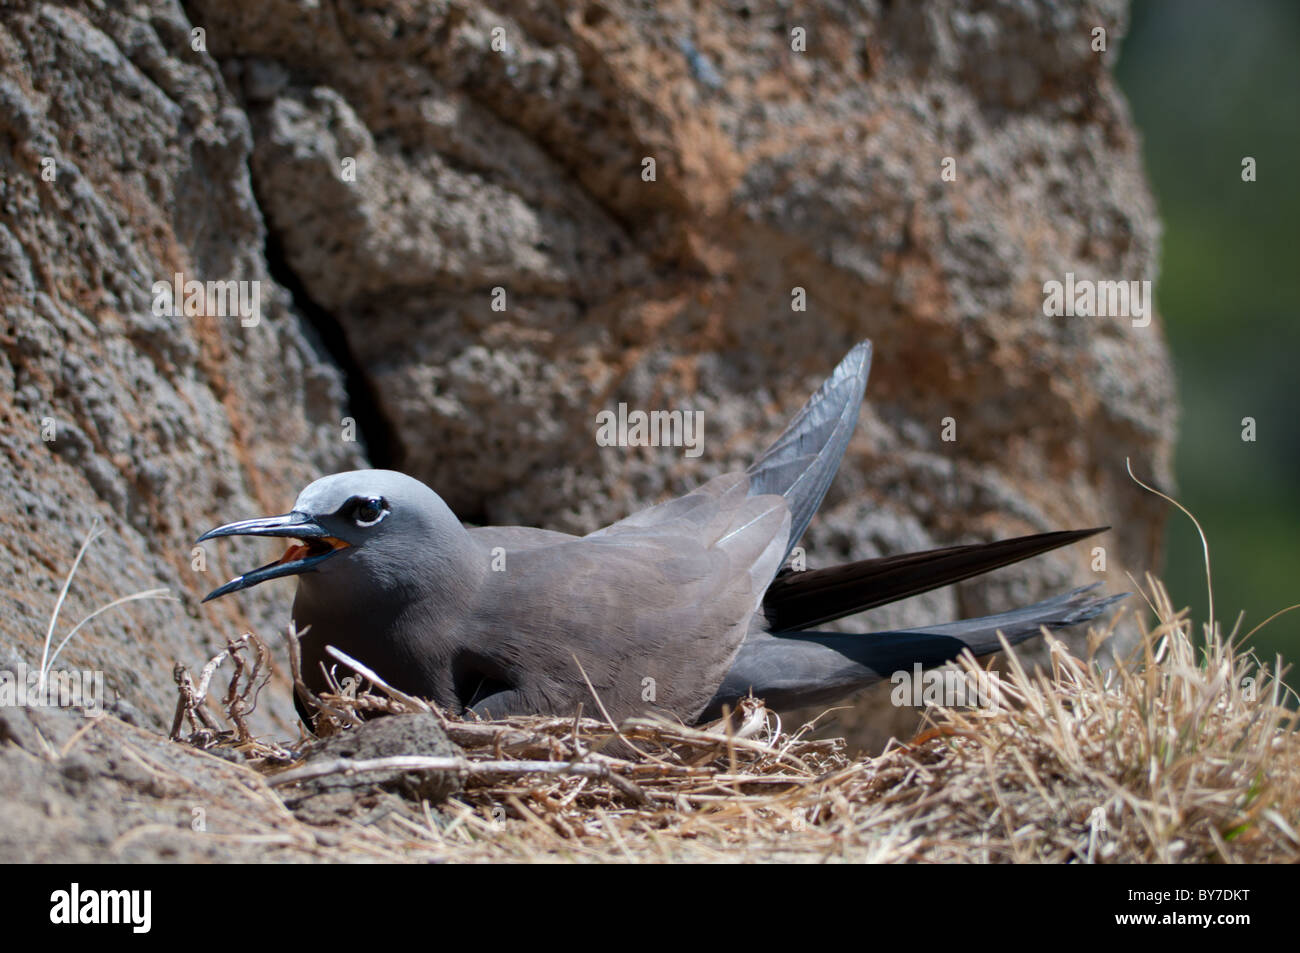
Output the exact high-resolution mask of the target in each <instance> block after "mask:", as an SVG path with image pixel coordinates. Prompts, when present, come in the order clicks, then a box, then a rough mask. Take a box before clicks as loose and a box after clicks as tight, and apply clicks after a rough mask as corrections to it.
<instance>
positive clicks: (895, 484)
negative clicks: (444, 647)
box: [0, 0, 1173, 728]
mask: <svg viewBox="0 0 1300 953" xmlns="http://www.w3.org/2000/svg"><path fill="white" fill-rule="evenodd" d="M1124 20H1125V7H1124V4H1122V3H1120V2H1102V0H1097V2H1091V3H1083V4H1075V3H1064V2H1059V3H1058V2H1052V0H1043V2H1040V3H1035V4H1022V3H1014V4H1013V3H982V2H979V3H977V2H973V0H972V2H961V0H933V2H922V3H908V4H891V3H884V2H878V3H871V2H868V3H865V4H839V3H827V4H819V5H816V8H815V9H814V10H810V11H804V10H803V9H802V8H797V7H795V6H791V5H787V4H779V3H771V4H768V3H750V4H744V3H726V4H709V5H705V8H704V9H696V7H695V5H688V4H681V3H669V4H657V5H654V6H653V7H652V8H646V7H642V6H640V5H636V4H631V3H621V2H590V3H583V4H574V5H568V4H549V3H532V2H497V3H492V4H490V5H480V4H470V3H458V2H453V3H429V4H416V3H393V4H375V3H368V2H354V0H340V2H337V3H329V4H316V3H308V2H288V0H190V2H186V3H174V2H161V0H157V2H140V3H134V4H131V5H130V7H129V8H126V9H123V8H122V7H120V6H119V5H117V4H105V3H99V2H92V3H69V4H59V3H38V2H24V0H17V2H9V3H7V4H6V5H5V6H4V8H3V9H0V313H2V317H0V380H2V384H0V449H2V450H3V454H2V455H0V483H2V484H3V486H4V489H5V496H6V499H7V500H8V501H9V505H8V506H6V507H4V508H3V509H2V510H0V524H2V525H3V543H2V544H0V576H3V578H4V579H6V580H7V582H6V584H5V585H4V591H5V598H4V600H3V603H2V604H0V655H2V656H3V658H0V662H4V664H9V663H10V662H12V661H14V660H16V659H18V658H23V659H26V660H28V661H31V660H32V659H33V658H35V657H38V656H39V652H40V648H39V646H40V640H41V638H42V637H43V636H44V632H45V626H46V623H47V620H48V617H49V615H50V612H51V610H52V608H53V606H54V604H55V601H56V599H57V595H58V590H59V588H60V586H61V585H62V580H63V576H64V574H65V573H66V571H67V569H68V567H69V565H70V563H71V561H72V558H73V556H74V555H75V553H76V550H77V546H78V545H79V542H80V540H81V539H82V537H83V536H84V534H85V532H86V531H87V529H88V527H89V526H90V523H91V521H92V519H94V518H99V519H101V520H103V521H105V523H106V525H107V528H108V534H107V536H106V537H105V538H104V539H102V540H100V541H99V542H98V543H97V544H96V545H95V547H94V548H93V549H92V550H91V551H90V552H89V554H88V555H87V557H86V560H85V562H84V564H83V566H82V568H81V569H80V571H79V573H78V576H77V578H76V580H75V582H74V584H73V587H72V594H71V596H70V597H69V603H68V605H67V606H66V607H65V609H64V618H65V622H64V624H63V626H62V627H61V629H60V631H61V632H63V631H66V627H67V625H69V624H70V623H71V622H73V621H75V620H76V619H79V618H80V617H81V616H82V615H84V614H85V613H86V612H88V611H91V610H92V609H94V608H95V607H97V606H99V605H102V604H104V603H106V602H108V601H110V600H111V599H113V598H116V597H118V596H122V595H126V594H128V593H130V592H134V591H137V590H140V589H146V588H151V587H154V586H166V587H169V588H170V589H172V590H173V591H174V592H175V593H176V594H177V595H178V596H179V601H178V602H174V603H169V602H153V601H150V602H135V603H131V604H129V605H126V606H123V607H120V608H118V609H115V610H112V611H111V613H109V614H106V615H105V616H103V617H101V618H100V619H98V620H96V622H94V623H92V625H91V626H90V627H89V628H88V629H87V630H86V631H84V632H83V633H81V634H79V635H78V637H77V639H76V640H75V641H74V642H73V643H72V644H70V645H69V647H68V649H67V650H66V658H67V661H68V663H69V664H72V665H76V666H79V667H90V668H98V669H102V670H103V671H104V672H105V675H106V678H107V680H108V685H109V687H110V689H111V690H112V691H113V692H116V693H117V694H118V695H120V697H121V698H122V699H123V700H124V702H125V703H126V704H127V705H128V706H130V709H131V710H133V711H134V712H135V714H136V715H137V716H138V719H139V720H141V721H142V722H143V723H145V724H147V725H153V726H158V725H161V724H163V723H164V722H165V720H166V718H167V716H168V713H169V710H170V706H171V704H172V701H173V698H174V693H173V689H172V686H171V678H172V676H171V669H172V663H173V661H174V660H176V659H182V660H185V661H187V662H189V663H191V664H192V663H194V662H196V661H199V660H201V659H203V658H206V657H207V656H208V655H209V654H210V653H211V651H212V650H213V649H214V648H215V647H217V646H218V645H219V644H220V643H221V642H222V641H223V639H224V637H225V636H226V635H233V634H235V633H237V631H238V630H239V629H240V628H241V627H248V626H251V627H255V628H257V629H258V630H259V631H262V632H263V633H264V634H268V635H269V634H270V632H271V631H272V630H273V629H274V628H275V627H276V626H278V625H280V624H282V623H283V621H284V620H285V617H286V615H287V609H288V603H289V599H290V593H291V584H290V583H277V584H274V585H268V586H264V587H261V588H259V589H257V590H254V591H252V592H249V593H246V594H245V596H244V597H243V598H241V599H239V600H224V601H222V602H221V603H217V604H215V605H214V606H211V607H205V608H203V609H200V608H199V606H198V599H199V598H201V596H202V594H203V593H204V592H206V591H207V590H208V589H210V588H212V586H214V585H216V584H217V583H218V582H220V581H223V580H224V578H226V576H227V575H228V574H231V573H233V572H235V571H237V570H239V569H243V568H246V567H247V566H249V565H252V564H255V563H257V562H261V561H264V558H263V557H264V556H265V547H263V546H256V545H254V544H242V545H241V544H233V545H231V546H228V547H224V548H222V549H221V551H220V552H218V551H217V550H216V549H209V550H208V551H207V552H206V553H201V552H200V553H197V554H196V553H195V552H194V550H193V540H194V538H195V537H196V536H197V535H198V534H199V533H200V532H201V531H202V530H204V529H206V528H209V527H210V526H212V525H215V524H217V523H219V522H223V521H226V520H228V519H233V518H237V517H241V516H246V515H254V514H261V513H270V512H281V511H283V510H285V509H286V508H287V507H288V504H289V503H290V502H291V501H292V499H293V497H294V495H295V494H296V492H297V490H298V489H299V488H300V487H301V486H302V485H304V484H305V483H306V482H308V481H309V480H310V479H312V478H314V477H316V476H318V475H320V474H322V473H325V472H330V471H335V470H339V469H346V468H350V467H354V466H358V465H363V464H364V463H370V464H373V465H380V466H390V467H395V468H400V469H404V470H407V471H408V472H411V473H413V474H414V475H416V476H419V477H420V478H422V479H424V480H425V481H426V482H428V483H430V484H431V485H432V486H434V487H435V488H436V489H437V490H438V491H439V492H440V493H442V494H443V495H444V497H446V498H447V500H448V501H449V502H450V503H451V504H452V506H453V507H454V508H455V509H456V510H457V512H458V513H459V514H461V515H462V517H464V518H466V519H469V520H474V521H482V522H521V523H529V524H534V525H542V526H548V527H551V528H555V529H562V530H568V531H583V530H590V529H592V528H594V527H596V526H598V525H600V524H602V523H604V522H607V521H609V520H612V519H614V518H617V517H619V516H621V515H624V514H626V513H627V512H628V511H629V510H631V509H632V508H634V507H636V506H638V505H640V504H643V503H647V502H650V501H653V500H656V499H658V498H660V497H662V496H664V495H665V494H670V493H676V492H679V491H681V490H683V489H685V488H687V487H689V486H690V485H691V484H693V483H695V482H696V481H698V480H700V479H702V478H704V477H707V476H710V475H712V474H715V473H718V472H722V471H724V470H727V469H732V468H736V467H739V466H743V465H744V464H745V463H746V462H747V461H748V460H749V459H750V457H751V455H752V454H753V453H754V452H755V451H756V450H758V449H760V448H761V447H762V446H763V445H764V444H765V442H766V441H768V440H769V439H771V438H772V437H773V436H775V434H776V433H778V432H779V431H780V429H781V428H782V426H783V424H784V421H785V419H786V417H787V416H788V415H789V414H790V413H792V412H793V411H794V410H795V409H797V407H798V406H799V404H800V403H801V402H802V400H803V399H804V398H805V397H806V396H807V393H808V392H809V391H810V390H811V389H812V388H813V387H815V386H816V384H817V383H818V381H819V380H820V378H821V376H822V375H824V374H825V373H826V372H827V371H828V370H829V369H830V368H831V367H832V366H833V365H834V363H835V362H836V361H837V360H838V359H839V357H840V356H841V355H842V354H843V353H844V352H845V351H846V350H847V349H848V347H849V346H850V345H851V344H852V343H853V342H855V341H856V340H858V339H860V338H863V337H870V338H872V339H873V340H874V341H875V345H876V360H875V366H874V369H873V373H872V378H871V382H870V385H869V387H868V392H867V400H868V402H867V405H866V407H865V408H864V412H863V419H862V423H861V425H860V427H859V431H858V434H857V437H856V439H855V441H854V443H853V445H852V447H851V449H850V452H849V456H848V459H847V461H846V464H845V466H844V468H843V470H842V471H841V473H840V477H839V479H838V480H837V482H836V483H835V485H834V487H833V488H832V491H831V496H830V497H829V498H828V500H827V505H826V507H825V508H824V510H823V513H822V516H821V517H819V519H818V520H817V521H816V522H815V524H814V526H813V529H812V530H811V532H810V534H809V537H808V539H807V540H806V545H807V547H808V550H809V556H808V558H809V563H810V564H811V565H824V564H827V563H831V562H834V561H837V560H839V559H842V558H844V557H845V556H848V555H854V556H859V557H861V556H868V555H873V554H876V553H880V552H892V551H898V550H901V549H905V548H923V547H926V546H930V545H942V544H946V543H950V542H958V541H967V540H973V539H979V538H991V537H994V536H999V535H1012V534H1017V533H1022V532H1032V531H1036V530H1044V529H1052V528H1060V527H1065V526H1081V525H1095V524H1101V523H1110V524H1112V525H1114V527H1115V529H1114V530H1113V532H1112V533H1111V534H1110V535H1109V536H1108V537H1105V538H1104V539H1103V541H1102V545H1104V546H1106V548H1107V556H1108V563H1107V572H1106V573H1105V574H1104V575H1102V576H1100V577H1098V576H1097V574H1095V573H1093V572H1092V569H1091V567H1090V565H1089V564H1088V562H1087V561H1086V560H1085V559H1084V556H1085V555H1086V548H1085V547H1080V548H1079V551H1077V552H1071V553H1062V554H1057V555H1054V556H1052V557H1047V558H1043V559H1040V560H1037V561H1036V562H1035V563H1033V564H1031V565H1026V566H1022V567H1017V568H1015V569H1012V570H1005V571H1003V572H1001V573H999V574H997V575H996V576H994V577H992V578H991V579H990V580H984V581H980V582H978V583H970V584H966V585H963V586H959V587H956V588H955V589H954V590H950V591H945V592H941V593H935V594H932V595H930V596H928V597H925V598H923V599H918V600H914V601H912V602H910V603H907V604H905V605H902V606H896V607H891V608H889V609H888V610H881V611H880V612H877V613H876V614H875V615H874V616H872V617H871V618H870V619H869V620H868V622H867V623H864V622H863V620H860V619H859V620H853V623H854V627H859V628H860V627H862V626H863V625H864V624H871V625H873V626H884V625H893V624H898V623H908V624H919V623H921V622H923V621H927V620H933V619H936V618H940V617H942V618H945V619H946V618H950V617H956V616H960V615H968V614H976V613H981V612H984V611H989V610H997V609H1002V608H1006V607H1008V606H1010V605H1011V604H1012V603H1015V602H1018V601H1023V600H1025V599H1028V598H1031V597H1034V596H1038V595H1043V594H1046V593H1047V592H1049V591H1051V590H1056V589H1060V588H1062V587H1065V586H1068V585H1072V584H1078V583H1081V582H1087V581H1093V579H1095V578H1101V579H1102V580H1103V581H1108V582H1112V581H1113V582H1112V588H1120V587H1125V578H1124V576H1123V569H1124V568H1128V569H1132V570H1136V571H1138V572H1141V571H1143V570H1144V569H1146V568H1148V567H1150V566H1151V565H1152V564H1153V562H1154V560H1155V559H1156V557H1157V539H1158V536H1159V529H1160V510H1159V507H1157V506H1156V505H1154V504H1153V502H1152V500H1151V499H1150V498H1148V497H1146V496H1145V495H1144V493H1143V491H1141V490H1139V489H1138V488H1137V487H1136V486H1134V485H1133V484H1131V483H1130V482H1129V481H1128V478H1127V476H1126V475H1125V472H1124V460H1125V458H1126V457H1130V458H1132V459H1133V461H1134V466H1135V469H1136V470H1137V471H1139V472H1140V473H1144V474H1147V475H1151V476H1154V477H1155V478H1156V479H1157V480H1160V481H1165V480H1167V479H1168V477H1169V467H1170V444H1171V438H1172V432H1173V408H1172V395H1173V387H1172V382H1171V380H1170V369H1169V364H1168V357H1167V353H1166V350H1165V346H1164V343H1163V339H1162V336H1161V333H1160V330H1159V322H1158V321H1154V322H1151V323H1150V324H1149V325H1147V326H1135V323H1136V324H1139V325H1140V324H1141V322H1140V321H1139V322H1134V321H1133V320H1130V319H1129V318H1124V317H1118V318H1117V317H1109V318H1101V317H1069V318H1067V317H1048V316H1046V315H1045V314H1044V312H1043V299H1044V293H1043V286H1044V282H1047V281H1050V280H1064V279H1065V275H1066V273H1072V274H1074V275H1075V276H1077V277H1078V278H1081V279H1084V278H1086V279H1089V280H1115V281H1119V280H1123V281H1128V280H1141V279H1144V278H1146V279H1150V278H1153V277H1154V274H1153V273H1154V268H1155V254H1156V241H1157V234H1158V227H1157V224H1156V220H1155V215H1154V209H1153V205H1152V202H1151V199H1150V196H1149V193H1148V190H1147V188H1146V185H1145V183H1144V181H1143V178H1142V173H1141V168H1140V161H1139V155H1138V147H1137V140H1136V136H1135V133H1134V131H1133V128H1132V124H1131V121H1130V118H1129V116H1128V113H1127V110H1126V107H1125V104H1124V102H1123V101H1122V99H1121V97H1120V95H1119V93H1118V92H1117V90H1116V88H1115V85H1114V82H1113V80H1112V78H1111V76H1110V72H1109V69H1110V66H1111V64H1112V63H1113V61H1114V58H1115V56H1116V55H1117V48H1118V44H1119V41H1120V39H1121V37H1122V34H1123V30H1124ZM1097 28H1100V29H1103V30H1104V31H1105V33H1106V46H1107V49H1106V51H1105V52H1099V51H1096V50H1094V49H1093V46H1094V45H1095V44H1094V42H1093V41H1094V34H1093V31H1094V30H1095V29H1097ZM799 30H802V31H803V32H802V33H799V32H798V31H799ZM801 42H802V44H803V48H802V49H794V48H792V47H797V46H800V44H801ZM647 160H653V180H652V181H647V177H648V173H647V169H648V168H649V167H650V163H648V162H647ZM947 160H951V161H950V162H949V161H947ZM945 171H947V173H948V174H947V175H945V174H944V173H945ZM177 273H181V274H182V275H184V276H185V278H187V279H195V280H199V281H205V282H206V281H221V282H225V281H234V282H257V283H258V284H257V285H256V287H257V288H258V289H260V291H259V293H260V312H259V314H258V318H259V320H258V321H257V322H256V323H255V324H254V323H251V322H250V321H249V320H242V321H241V320H240V315H239V314H236V315H234V316H229V315H227V316H224V317H223V316H218V312H220V311H221V310H222V309H221V308H219V307H214V302H213V300H212V298H213V294H212V293H211V292H207V293H205V295H204V296H203V297H202V299H201V301H200V302H199V303H198V304H197V305H196V309H197V310H198V311H199V312H201V313H200V314H192V315H188V316H187V315H185V314H184V313H183V309H182V313H181V314H180V315H179V316H172V315H170V314H158V313H156V310H158V309H155V307H154V305H155V303H156V300H157V294H156V292H155V289H154V283H155V282H157V281H160V280H161V281H168V282H169V281H171V280H172V279H173V276H174V275H175V274H177ZM248 287H252V286H248ZM795 289H802V292H803V295H804V297H805V299H806V310H793V309H792V304H793V303H794V302H795V301H796V300H797V297H798V292H797V291H796V290H795ZM218 303H219V302H218ZM502 308H503V309H502ZM226 310H229V309H226ZM244 317H245V318H247V317H248V315H244ZM619 402H627V403H628V404H629V405H631V406H633V407H641V408H647V409H653V408H657V409H691V410H702V411H703V412H704V415H705V421H706V425H705V440H704V444H703V452H702V454H701V455H700V456H699V457H697V458H691V457H687V456H685V455H684V454H683V453H682V452H681V450H680V448H675V449H669V448H659V449H652V450H651V449H646V450H633V449H621V448H601V447H598V446H597V444H596V441H595V440H594V436H593V433H594V424H593V421H594V418H595V414H596V413H597V412H598V411H600V410H603V409H609V408H612V407H614V406H616V405H617V404H618V403H619ZM949 421H951V423H949ZM352 422H355V424H356V428H355V431H354V428H353V426H352ZM945 428H947V429H948V431H949V435H955V439H953V440H945V439H944V436H945ZM354 432H355V434H356V436H357V437H358V438H359V439H357V440H351V439H349V438H350V437H351V436H352V435H353V434H354ZM204 560H206V571H202V570H203V569H204V568H205V567H204V564H203V561H204ZM196 562H197V563H198V567H199V568H198V569H196V568H195V566H196ZM266 705H267V708H266V710H264V712H263V714H269V715H270V716H271V720H269V721H268V722H267V724H268V725H270V724H272V723H273V722H274V721H279V723H280V727H281V728H284V727H286V726H287V723H288V722H289V720H290V719H291V711H290V708H289V706H288V695H287V692H285V691H279V692H277V693H276V697H275V698H273V699H267V700H266ZM126 710H127V708H126V707H124V708H123V711H126Z"/></svg>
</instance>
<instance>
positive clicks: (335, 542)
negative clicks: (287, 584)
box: [198, 513, 349, 602]
mask: <svg viewBox="0 0 1300 953" xmlns="http://www.w3.org/2000/svg"><path fill="white" fill-rule="evenodd" d="M218 536H285V537H288V538H290V539H300V540H304V543H303V545H300V546H290V547H289V551H288V552H286V553H285V554H284V555H283V556H281V557H280V558H279V559H277V560H276V561H275V562H273V563H268V564H267V565H265V566H262V567H261V568H259V569H254V570H253V571H252V572H246V573H244V574H243V575H242V576H236V577H235V578H234V579H232V580H230V582H228V583H226V584H225V585H224V586H219V587H218V588H216V589H213V590H212V591H211V592H209V593H208V594H207V595H206V596H204V597H203V601H204V602H209V601H211V600H213V599H219V598H221V597H222V596H224V595H227V594H229V593H232V592H238V591H239V590H240V589H248V588H249V587H250V586H256V585H257V584H258V583H259V582H266V580H268V579H278V578H279V577H281V576H296V575H298V574H299V573H303V572H307V571H309V570H311V569H312V568H314V567H315V566H316V565H318V564H319V563H322V562H324V561H325V560H326V559H329V558H330V557H331V556H333V555H334V554H335V553H337V552H338V551H339V550H341V549H346V548H347V547H348V545H349V544H348V543H345V542H344V541H343V540H341V539H336V538H335V537H333V536H331V535H330V534H329V533H328V532H327V531H326V530H325V528H324V527H323V526H321V525H320V524H319V523H317V522H316V521H315V519H313V518H312V517H311V516H310V515H309V514H307V513H286V514H285V515H284V516H267V517H264V518H262V519H255V520H241V521H240V522H238V523H227V524H226V525H225V526H218V527H217V528H216V529H214V530H210V531H209V532H206V533H204V534H203V535H202V536H200V537H199V538H198V542H200V543H201V542H203V541H204V540H206V539H215V538H216V537H218Z"/></svg>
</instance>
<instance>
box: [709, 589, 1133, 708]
mask: <svg viewBox="0 0 1300 953" xmlns="http://www.w3.org/2000/svg"><path fill="white" fill-rule="evenodd" d="M1098 585H1099V584H1094V585H1092V586H1088V587H1085V588H1083V589H1075V590H1074V591H1073V592H1069V593H1066V594H1065V595H1061V596H1057V597H1055V598H1052V599H1047V600H1044V601H1043V602H1039V603H1035V604H1034V605H1032V606H1027V607H1025V608H1023V609H1013V610H1012V611H1010V612H1001V613H998V614H997V615H990V616H983V617H981V618H978V619H965V620H962V621H960V622H949V623H946V624H943V625H932V626H925V627H923V628H917V629H904V630H901V631H897V632H877V633H873V634H870V635H854V634H841V633H836V632H778V633H771V634H767V633H764V634H760V635H756V636H751V637H750V638H748V639H746V640H745V642H744V643H743V644H742V645H741V647H740V653H739V654H738V655H737V656H736V660H735V662H734V663H733V664H732V666H731V670H730V671H729V672H728V673H727V677H726V678H725V679H724V680H723V683H722V686H721V687H720V688H719V689H718V692H717V694H716V695H714V697H713V700H712V701H711V702H710V703H709V706H708V708H707V709H705V712H704V714H703V715H701V720H707V719H710V718H716V717H717V716H718V715H720V714H721V712H722V707H723V706H724V705H728V706H731V707H734V706H735V705H736V703H737V702H738V701H739V700H740V699H741V698H744V697H745V696H746V695H748V694H750V692H751V691H752V692H753V694H754V695H756V696H758V697H760V698H762V699H764V701H766V702H767V704H768V705H769V706H770V707H772V708H777V709H783V708H795V707H799V706H802V705H819V704H827V703H831V702H835V701H838V700H840V699H842V698H844V697H845V696H846V695H848V694H850V693H852V692H854V691H857V690H858V689H860V688H866V687H867V686H868V685H872V684H874V683H876V682H878V681H881V680H882V679H888V678H889V677H890V676H891V675H892V674H893V673H894V672H897V671H908V672H910V671H912V669H913V666H915V665H917V664H918V663H919V664H920V665H921V667H922V668H932V667H934V666H937V665H943V664H944V663H946V662H951V661H952V660H953V659H955V658H957V656H958V655H960V654H961V653H962V652H963V651H967V650H969V651H970V652H971V654H973V655H975V656H976V657H978V656H982V655H990V654H992V653H994V652H997V651H1000V650H1001V648H1002V645H1001V643H1000V641H999V640H998V633H999V632H1000V633H1002V635H1004V636H1005V637H1006V640H1007V642H1008V643H1010V644H1012V645H1015V644H1017V643H1019V642H1023V641H1025V640H1026V639H1028V638H1030V637H1031V636H1034V635H1037V634H1038V633H1039V632H1040V631H1041V630H1042V628H1043V627H1044V626H1045V627H1047V628H1048V629H1060V628H1065V627H1067V626H1072V625H1078V624H1080V623H1082V622H1088V621H1090V620H1092V619H1095V618H1097V616H1099V615H1101V613H1102V612H1104V611H1105V610H1106V609H1107V608H1109V607H1110V606H1111V605H1112V604H1113V603H1114V602H1116V601H1118V600H1119V599H1123V598H1124V597H1125V596H1127V595H1128V593H1124V594H1122V595H1118V596H1110V597H1098V596H1094V595H1090V593H1092V592H1093V591H1094V590H1095V589H1097V587H1098Z"/></svg>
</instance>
